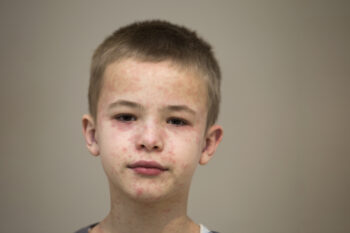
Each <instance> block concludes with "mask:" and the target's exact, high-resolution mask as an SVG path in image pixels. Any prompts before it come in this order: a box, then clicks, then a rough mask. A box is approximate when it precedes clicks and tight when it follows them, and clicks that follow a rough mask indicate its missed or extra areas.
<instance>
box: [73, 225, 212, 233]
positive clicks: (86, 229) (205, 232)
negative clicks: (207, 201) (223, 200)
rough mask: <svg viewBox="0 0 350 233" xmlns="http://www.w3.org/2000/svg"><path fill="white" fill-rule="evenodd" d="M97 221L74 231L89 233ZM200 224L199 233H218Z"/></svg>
mask: <svg viewBox="0 0 350 233" xmlns="http://www.w3.org/2000/svg"><path fill="white" fill-rule="evenodd" d="M97 224H98V223H95V224H92V225H90V226H87V227H84V228H82V229H80V230H78V231H76V232H75V233H89V229H92V228H93V227H94V226H96V225H97ZM199 226H200V233H218V232H216V231H209V230H208V229H207V228H206V227H205V226H203V225H202V224H200V225H199Z"/></svg>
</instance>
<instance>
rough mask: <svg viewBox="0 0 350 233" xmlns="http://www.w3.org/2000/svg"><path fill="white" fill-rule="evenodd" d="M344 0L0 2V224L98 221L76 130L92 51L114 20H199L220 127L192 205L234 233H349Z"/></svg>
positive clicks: (37, 231)
mask: <svg viewBox="0 0 350 233" xmlns="http://www.w3.org/2000/svg"><path fill="white" fill-rule="evenodd" d="M347 2H348V1H313V2H310V1H277V0H276V1H209V0H208V1H123V2H122V1H83V0H79V1H78V0H76V1H24V0H23V1H1V3H0V25H1V36H0V51H1V52H0V58H1V62H0V77H1V82H0V101H1V114H0V117H1V121H0V123H1V131H0V137H1V149H0V150H1V157H0V168H1V169H0V187H1V192H0V223H1V224H0V226H1V228H0V232H4V233H22V232H23V233H24V232H25V233H48V232H49V233H62V232H73V231H74V230H76V229H77V228H79V227H82V226H84V225H87V224H90V223H92V222H95V221H98V220H100V219H101V218H102V217H103V216H104V215H105V214H106V213H107V211H108V202H109V197H108V191H107V190H108V188H107V182H106V180H105V177H104V174H103V172H102V169H101V166H100V163H99V159H96V158H93V157H92V156H90V155H89V154H88V152H87V150H86V149H85V146H84V142H83V138H82V135H81V126H80V117H81V115H82V114H83V113H84V112H86V110H87V100H86V94H87V81H88V68H89V62H90V57H91V54H92V52H93V49H94V48H95V47H96V46H97V45H98V43H100V42H101V40H102V39H103V38H104V37H105V36H106V35H108V34H110V33H111V32H112V31H113V30H115V29H116V28H118V27H119V26H121V25H125V24H127V23H130V22H133V21H135V20H140V19H149V18H161V19H167V20H170V21H172V22H175V23H179V24H184V25H187V26H188V27H191V28H193V29H196V30H197V31H198V32H199V33H200V34H201V35H202V36H203V37H205V38H206V39H207V40H209V41H210V42H211V43H212V44H213V45H214V48H215V51H216V54H217V56H218V58H219V60H220V62H221V66H222V71H223V76H224V82H223V88H222V89H223V103H222V111H221V117H220V123H221V124H222V125H223V126H224V129H225V137H224V140H223V142H222V144H221V147H220V149H219V151H218V153H217V154H216V158H215V159H214V160H213V161H212V162H211V164H209V165H208V166H206V167H201V168H200V169H199V170H198V172H197V174H196V175H195V178H194V183H193V188H192V191H191V197H190V202H191V204H190V206H189V213H190V215H191V216H192V217H193V218H194V219H195V220H196V221H198V222H201V223H204V224H205V225H207V226H209V227H210V228H213V229H216V230H218V231H221V232H226V233H231V232H239V233H296V232H298V233H346V232H350V121H349V119H350V111H349V106H350V104H349V102H350V68H349V67H350V59H349V57H350V56H349V54H350V48H349V41H350V36H349V35H350V33H349V30H350V25H349V22H350V17H349V13H350V7H349V4H348V3H347Z"/></svg>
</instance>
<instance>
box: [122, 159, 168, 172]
mask: <svg viewBox="0 0 350 233" xmlns="http://www.w3.org/2000/svg"><path fill="white" fill-rule="evenodd" d="M127 167H128V168H129V169H132V170H133V171H134V172H135V173H137V174H140V175H145V176H157V175H160V174H162V173H163V172H166V171H168V170H169V169H168V168H166V167H164V166H162V165H161V164H159V163H158V162H156V161H145V160H140V161H137V162H135V163H132V164H130V165H128V166H127Z"/></svg>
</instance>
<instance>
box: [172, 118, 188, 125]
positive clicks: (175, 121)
mask: <svg viewBox="0 0 350 233" xmlns="http://www.w3.org/2000/svg"><path fill="white" fill-rule="evenodd" d="M167 123H168V124H172V125H176V126H185V125H189V123H188V122H187V121H186V120H184V119H181V118H177V117H172V118H169V119H168V120H167Z"/></svg>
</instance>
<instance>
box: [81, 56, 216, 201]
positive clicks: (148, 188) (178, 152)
mask: <svg viewBox="0 0 350 233" xmlns="http://www.w3.org/2000/svg"><path fill="white" fill-rule="evenodd" d="M97 109H98V112H97V122H95V121H94V120H93V119H92V118H91V117H90V116H89V115H85V116H84V117H83V127H84V134H85V137H86V142H87V146H88V149H89V150H90V152H91V153H92V154H94V155H100V156H101V161H102V165H103V168H104V170H105V172H106V175H107V177H108V180H109V183H110V185H111V189H112V190H114V191H117V192H118V194H119V195H127V196H128V197H131V198H135V199H138V200H149V201H152V200H160V199H162V198H165V197H175V196H176V197H179V195H180V196H181V195H182V196H184V195H185V196H186V195H187V192H188V190H189V185H190V182H191V178H192V175H193V173H194V171H195V168H196V166H197V164H198V163H200V164H206V163H207V162H208V161H209V159H210V158H211V156H212V155H213V153H214V151H215V149H216V147H217V145H218V143H219V141H220V140H221V137H222V129H221V127H219V126H217V125H215V126H212V127H211V128H209V129H208V130H207V131H206V119H207V103H206V86H205V82H204V81H203V80H202V79H201V78H200V77H198V76H197V74H196V73H194V72H190V71H188V70H185V69H180V68H179V67H178V66H176V65H174V64H173V63H171V62H169V61H164V62H158V63H153V62H141V61H137V60H135V59H124V60H121V61H119V62H116V63H112V64H111V65H109V66H108V67H107V69H106V71H105V76H104V84H103V87H102V90H101V96H100V99H99V103H98V108H97ZM114 191H112V192H114Z"/></svg>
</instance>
